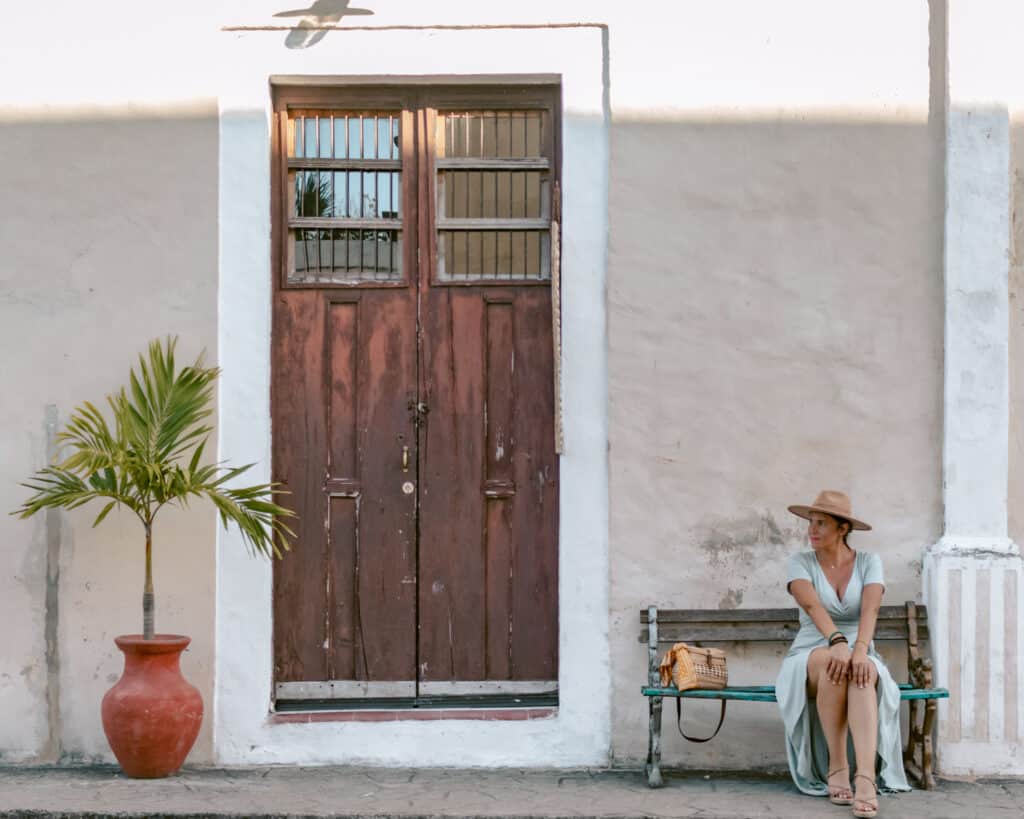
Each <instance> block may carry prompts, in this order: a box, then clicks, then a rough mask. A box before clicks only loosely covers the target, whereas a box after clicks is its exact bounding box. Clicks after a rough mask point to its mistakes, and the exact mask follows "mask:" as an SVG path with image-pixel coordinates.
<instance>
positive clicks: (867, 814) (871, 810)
mask: <svg viewBox="0 0 1024 819" xmlns="http://www.w3.org/2000/svg"><path fill="white" fill-rule="evenodd" d="M853 779H854V781H855V782H857V795H856V796H855V797H854V800H853V815H854V816H856V817H857V819H874V817H876V816H878V788H877V787H876V786H875V780H874V779H872V778H871V777H870V776H867V775H866V774H855V775H854V777H853ZM858 780H863V781H865V782H867V783H868V785H870V786H871V788H870V791H869V789H868V787H867V786H864V787H862V786H861V785H860V782H859V781H858ZM869 792H870V796H868V795H867V794H868V793H869Z"/></svg>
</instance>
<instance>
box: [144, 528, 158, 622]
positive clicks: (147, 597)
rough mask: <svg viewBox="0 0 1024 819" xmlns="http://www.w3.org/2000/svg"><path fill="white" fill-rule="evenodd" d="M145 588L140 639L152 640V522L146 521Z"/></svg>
mask: <svg viewBox="0 0 1024 819" xmlns="http://www.w3.org/2000/svg"><path fill="white" fill-rule="evenodd" d="M145 524H146V587H145V588H144V589H143V591H142V639H143V640H152V639H153V632H154V630H155V629H154V623H153V620H154V616H153V608H154V607H153V522H152V521H146V522H145Z"/></svg>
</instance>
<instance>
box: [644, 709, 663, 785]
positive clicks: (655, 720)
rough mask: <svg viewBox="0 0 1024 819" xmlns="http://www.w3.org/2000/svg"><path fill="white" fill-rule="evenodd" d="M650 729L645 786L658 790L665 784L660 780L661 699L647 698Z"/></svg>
mask: <svg viewBox="0 0 1024 819" xmlns="http://www.w3.org/2000/svg"><path fill="white" fill-rule="evenodd" d="M647 700H648V703H647V704H648V708H649V710H650V727H649V735H648V741H647V784H648V785H649V786H650V787H652V788H660V787H661V786H662V785H664V784H665V782H664V780H663V779H662V778H661V697H648V698H647Z"/></svg>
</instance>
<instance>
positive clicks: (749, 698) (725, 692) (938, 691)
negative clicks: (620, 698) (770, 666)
mask: <svg viewBox="0 0 1024 819" xmlns="http://www.w3.org/2000/svg"><path fill="white" fill-rule="evenodd" d="M640 690H641V691H642V692H643V695H644V696H645V697H684V698H686V699H694V700H740V701H742V702H778V700H777V699H775V686H774V685H730V686H727V687H726V688H722V689H719V690H711V689H700V688H691V689H690V690H689V691H680V690H679V689H677V688H676V687H675V686H674V685H672V686H669V687H668V688H660V687H659V688H652V687H650V686H648V685H645V686H643V687H642V688H641V689H640ZM948 698H949V691H947V690H946V689H945V688H914V687H913V686H912V685H911V684H910V683H900V699H901V700H943V699H948Z"/></svg>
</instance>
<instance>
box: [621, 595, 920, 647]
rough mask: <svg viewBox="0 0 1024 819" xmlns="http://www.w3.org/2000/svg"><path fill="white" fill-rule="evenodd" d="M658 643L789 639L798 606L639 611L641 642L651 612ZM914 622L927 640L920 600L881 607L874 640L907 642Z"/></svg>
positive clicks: (647, 635) (795, 625)
mask: <svg viewBox="0 0 1024 819" xmlns="http://www.w3.org/2000/svg"><path fill="white" fill-rule="evenodd" d="M652 612H653V614H654V616H655V619H656V623H655V629H656V634H657V642H658V643H679V642H684V643H731V642H740V641H742V642H783V641H784V642H789V641H790V640H792V639H793V638H794V637H796V633H797V632H798V631H799V630H800V621H799V619H798V616H797V615H798V609H795V608H793V609H659V608H656V607H653V606H652V607H650V608H648V609H643V610H642V611H641V612H640V623H641V625H643V626H645V628H644V629H643V630H642V632H641V634H640V642H642V643H649V642H650V638H651V629H650V624H651V619H650V618H651V613H652ZM914 621H916V624H917V635H916V637H917V639H916V640H913V642H915V643H916V642H917V641H918V640H920V641H925V640H927V639H928V612H927V610H926V609H925V607H924V606H923V605H921V604H920V603H912V602H908V603H907V604H906V605H903V606H882V608H881V610H880V611H879V614H878V623H877V625H876V627H875V640H901V641H903V642H905V643H910V642H911V641H912V638H911V624H912V623H913V622H914Z"/></svg>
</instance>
